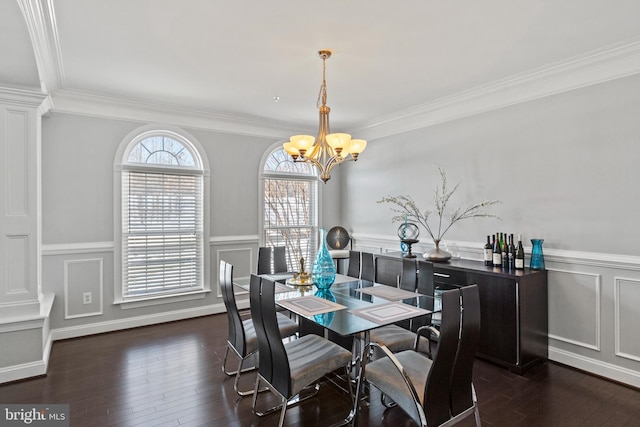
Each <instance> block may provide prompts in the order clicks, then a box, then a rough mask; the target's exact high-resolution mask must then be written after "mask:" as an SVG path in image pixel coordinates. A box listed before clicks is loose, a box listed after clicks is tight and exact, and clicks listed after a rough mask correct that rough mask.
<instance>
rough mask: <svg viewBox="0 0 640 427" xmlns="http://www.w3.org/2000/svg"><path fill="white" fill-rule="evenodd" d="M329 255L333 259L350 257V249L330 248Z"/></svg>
mask: <svg viewBox="0 0 640 427" xmlns="http://www.w3.org/2000/svg"><path fill="white" fill-rule="evenodd" d="M329 255H331V258H333V259H346V258H349V251H348V250H344V249H330V250H329Z"/></svg>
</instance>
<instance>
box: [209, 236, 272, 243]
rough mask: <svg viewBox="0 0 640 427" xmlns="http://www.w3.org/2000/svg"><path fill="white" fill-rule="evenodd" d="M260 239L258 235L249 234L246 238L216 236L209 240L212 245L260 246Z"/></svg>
mask: <svg viewBox="0 0 640 427" xmlns="http://www.w3.org/2000/svg"><path fill="white" fill-rule="evenodd" d="M259 241H260V237H259V236H258V235H257V234H249V235H246V236H216V237H211V238H210V239H209V243H210V244H212V245H228V244H237V243H251V244H256V245H257V244H258V242H259Z"/></svg>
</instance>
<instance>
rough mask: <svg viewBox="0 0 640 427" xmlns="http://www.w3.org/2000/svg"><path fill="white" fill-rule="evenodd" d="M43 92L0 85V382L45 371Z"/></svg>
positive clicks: (45, 105) (50, 302)
mask: <svg viewBox="0 0 640 427" xmlns="http://www.w3.org/2000/svg"><path fill="white" fill-rule="evenodd" d="M48 105H49V103H48V98H47V96H46V95H45V94H42V93H39V92H32V91H26V90H20V89H10V88H2V87H0V349H2V350H1V351H0V383H2V382H6V381H13V380H16V379H20V378H26V377H29V376H34V375H41V374H44V373H46V367H47V362H48V358H49V351H50V348H51V341H50V337H49V314H50V312H51V306H52V305H53V295H44V294H43V292H42V285H41V280H40V264H41V256H40V248H41V193H40V191H41V156H40V142H41V117H42V114H44V113H45V112H46V111H48Z"/></svg>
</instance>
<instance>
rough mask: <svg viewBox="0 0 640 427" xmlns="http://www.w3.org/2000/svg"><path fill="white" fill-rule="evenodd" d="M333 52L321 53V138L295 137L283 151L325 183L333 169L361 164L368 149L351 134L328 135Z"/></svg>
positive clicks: (285, 145) (319, 99) (325, 51)
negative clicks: (329, 66) (329, 71)
mask: <svg viewBox="0 0 640 427" xmlns="http://www.w3.org/2000/svg"><path fill="white" fill-rule="evenodd" d="M331 53H332V52H331V50H328V49H327V50H321V51H319V52H318V55H320V58H321V59H322V84H321V85H320V93H319V94H318V100H317V102H316V106H317V107H318V110H319V111H320V129H319V130H318V138H317V139H316V138H314V137H313V136H311V135H294V136H292V137H291V138H290V139H289V141H288V142H285V143H284V144H283V148H284V149H285V151H286V152H287V153H289V155H291V157H292V158H293V161H294V162H306V163H311V164H313V165H315V166H316V167H317V168H318V170H319V171H320V179H321V180H322V181H324V182H325V183H326V182H327V181H328V180H329V179H330V178H331V169H333V167H334V166H336V165H339V164H340V163H342V162H344V161H349V160H353V161H356V160H358V155H359V154H360V153H362V152H363V151H364V149H365V148H366V147H367V141H365V140H364V139H351V135H349V134H348V133H329V107H327V82H326V79H325V74H326V61H327V59H328V58H330V57H331ZM314 142H315V144H314Z"/></svg>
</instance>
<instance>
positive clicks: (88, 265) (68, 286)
mask: <svg viewBox="0 0 640 427" xmlns="http://www.w3.org/2000/svg"><path fill="white" fill-rule="evenodd" d="M103 265H104V259H102V258H92V259H74V260H66V261H64V318H65V319H73V318H77V317H90V316H100V315H102V314H103V296H104V288H103V286H104V267H103ZM84 294H89V295H91V302H90V303H86V302H85V301H84V300H83V299H84V298H83V296H84Z"/></svg>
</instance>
